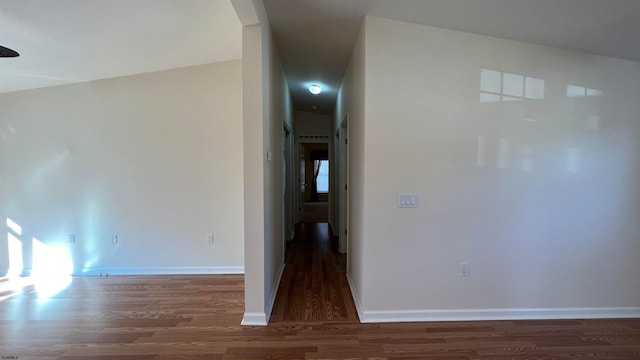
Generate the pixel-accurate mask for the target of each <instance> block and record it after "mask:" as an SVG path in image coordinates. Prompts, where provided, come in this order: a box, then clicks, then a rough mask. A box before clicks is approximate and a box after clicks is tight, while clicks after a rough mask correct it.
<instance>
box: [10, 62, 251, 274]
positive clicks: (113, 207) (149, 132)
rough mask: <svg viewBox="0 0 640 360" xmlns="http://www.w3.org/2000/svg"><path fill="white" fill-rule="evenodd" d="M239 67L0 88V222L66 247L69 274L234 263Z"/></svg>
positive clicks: (239, 208)
mask: <svg viewBox="0 0 640 360" xmlns="http://www.w3.org/2000/svg"><path fill="white" fill-rule="evenodd" d="M241 71H242V68H241V62H240V60H234V61H229V62H223V63H216V64H209V65H202V66H194V67H188V68H182V69H175V70H170V71H162V72H156V73H149V74H143V75H136V76H127V77H121V78H114V79H108V80H99V81H94V82H89V83H81V84H75V85H67V86H58V87H50V88H43V89H38V90H30V91H22V92H15V93H5V94H1V95H0V108H1V109H2V117H1V118H0V132H1V134H0V135H1V136H0V142H1V143H2V157H1V158H0V165H1V167H0V169H1V170H2V171H1V173H0V184H2V189H3V193H2V198H1V199H2V201H1V206H0V211H1V214H0V215H2V216H1V219H2V222H3V223H4V222H5V218H6V217H9V218H11V219H12V220H14V221H15V222H16V223H18V224H19V225H20V226H22V229H23V233H22V235H21V236H20V238H21V240H22V241H23V242H24V243H26V244H29V243H30V242H31V239H32V238H37V239H39V240H40V241H42V242H43V243H45V244H47V246H49V247H51V248H56V247H57V248H59V249H60V251H62V252H66V253H68V254H70V255H71V258H72V262H73V264H72V265H73V267H74V268H75V269H76V273H86V272H89V273H97V272H99V271H110V272H112V273H155V272H169V273H171V272H217V271H222V272H228V271H232V272H238V271H242V267H243V255H242V254H243V226H244V222H243V216H242V214H243V189H242V178H243V169H242V108H241V94H242V87H241V77H242V73H241ZM206 233H213V234H214V239H215V243H214V244H213V245H208V244H206V241H205V234H206ZM68 234H75V235H76V244H75V245H73V246H70V245H69V244H68V239H67V235H68ZM112 234H117V235H118V244H117V245H113V244H112V242H111V235H112ZM6 238H7V236H6V235H3V236H2V237H0V239H2V240H0V249H2V250H6ZM25 250H27V253H28V252H29V248H28V245H27V248H26V249H25ZM0 253H2V254H3V255H6V252H5V251H0ZM30 263H31V259H30V257H29V256H27V258H26V265H27V266H28V265H30ZM33 265H35V266H38V265H39V264H33ZM58 265H61V264H58ZM7 266H8V264H7V259H6V257H5V256H1V257H0V268H6V267H7Z"/></svg>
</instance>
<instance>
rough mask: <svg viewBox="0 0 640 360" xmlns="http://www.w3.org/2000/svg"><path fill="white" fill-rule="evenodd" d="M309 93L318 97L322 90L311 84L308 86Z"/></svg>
mask: <svg viewBox="0 0 640 360" xmlns="http://www.w3.org/2000/svg"><path fill="white" fill-rule="evenodd" d="M309 92H310V93H312V94H313V95H318V94H320V93H321V92H322V88H320V86H319V85H316V84H313V85H311V86H309Z"/></svg>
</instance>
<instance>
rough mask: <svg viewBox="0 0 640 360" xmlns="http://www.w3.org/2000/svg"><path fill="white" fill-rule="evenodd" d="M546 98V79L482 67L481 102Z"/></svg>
mask: <svg viewBox="0 0 640 360" xmlns="http://www.w3.org/2000/svg"><path fill="white" fill-rule="evenodd" d="M525 99H529V100H541V99H544V80H543V79H539V78H536V77H532V76H525V75H520V74H513V73H507V72H502V71H495V70H489V69H480V102H481V103H491V102H500V101H519V100H525Z"/></svg>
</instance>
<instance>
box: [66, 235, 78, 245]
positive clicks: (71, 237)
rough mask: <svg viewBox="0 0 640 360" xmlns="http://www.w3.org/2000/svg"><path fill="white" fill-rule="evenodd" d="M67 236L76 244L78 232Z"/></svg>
mask: <svg viewBox="0 0 640 360" xmlns="http://www.w3.org/2000/svg"><path fill="white" fill-rule="evenodd" d="M67 238H68V239H69V244H70V245H75V244H76V234H69V235H68V237H67Z"/></svg>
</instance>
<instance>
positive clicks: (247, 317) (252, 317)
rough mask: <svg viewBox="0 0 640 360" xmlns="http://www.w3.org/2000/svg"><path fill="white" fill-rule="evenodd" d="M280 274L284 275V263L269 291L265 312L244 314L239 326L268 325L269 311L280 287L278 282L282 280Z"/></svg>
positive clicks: (271, 309)
mask: <svg viewBox="0 0 640 360" xmlns="http://www.w3.org/2000/svg"><path fill="white" fill-rule="evenodd" d="M282 274H284V263H282V265H281V266H280V270H279V273H278V277H277V280H276V281H275V283H274V284H273V288H272V289H271V295H270V296H269V302H268V303H267V304H266V305H267V306H266V311H265V312H263V313H261V312H245V313H244V316H243V317H242V322H241V323H240V325H247V326H267V325H269V318H270V317H271V311H273V305H274V304H275V303H276V296H277V295H278V288H279V287H280V281H281V280H282Z"/></svg>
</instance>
